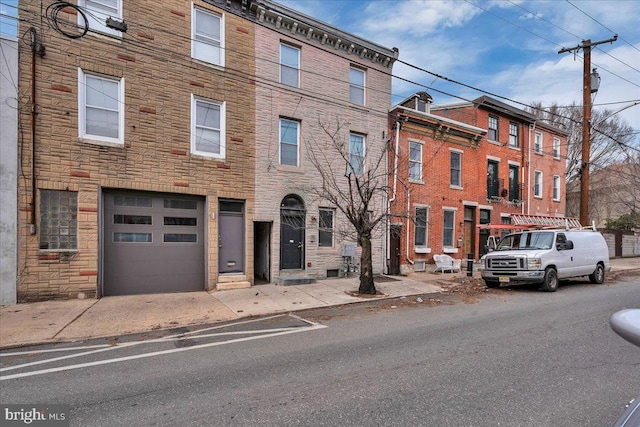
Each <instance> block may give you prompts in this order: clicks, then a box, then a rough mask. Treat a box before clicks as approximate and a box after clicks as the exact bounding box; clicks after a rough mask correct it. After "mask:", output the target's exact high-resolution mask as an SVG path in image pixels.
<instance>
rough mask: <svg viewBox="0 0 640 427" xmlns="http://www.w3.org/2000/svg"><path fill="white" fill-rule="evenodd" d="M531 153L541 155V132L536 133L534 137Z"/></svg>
mask: <svg viewBox="0 0 640 427" xmlns="http://www.w3.org/2000/svg"><path fill="white" fill-rule="evenodd" d="M533 151H535V152H536V153H538V154H541V153H542V132H536V133H535V135H534V140H533Z"/></svg>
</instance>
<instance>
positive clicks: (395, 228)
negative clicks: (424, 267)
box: [389, 225, 402, 275]
mask: <svg viewBox="0 0 640 427" xmlns="http://www.w3.org/2000/svg"><path fill="white" fill-rule="evenodd" d="M401 230H402V227H401V226H399V225H392V226H391V231H390V236H389V274H395V275H398V274H400V232H401Z"/></svg>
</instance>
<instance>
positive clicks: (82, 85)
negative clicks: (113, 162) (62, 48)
mask: <svg viewBox="0 0 640 427" xmlns="http://www.w3.org/2000/svg"><path fill="white" fill-rule="evenodd" d="M87 76H91V77H95V78H99V79H105V80H110V81H113V82H117V83H118V138H110V137H107V136H102V135H91V134H88V133H87V118H86V77H87ZM78 135H79V138H80V140H82V141H87V142H92V141H94V142H102V143H107V144H115V145H118V146H122V145H124V77H113V76H105V75H101V74H97V73H88V72H85V71H84V70H83V69H82V68H78Z"/></svg>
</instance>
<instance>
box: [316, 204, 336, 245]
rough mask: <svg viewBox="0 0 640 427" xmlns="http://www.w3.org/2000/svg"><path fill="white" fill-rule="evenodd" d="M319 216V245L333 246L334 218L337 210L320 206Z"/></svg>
mask: <svg viewBox="0 0 640 427" xmlns="http://www.w3.org/2000/svg"><path fill="white" fill-rule="evenodd" d="M318 216H319V224H318V246H320V247H327V248H330V247H333V222H334V221H333V218H334V216H335V211H334V210H333V209H324V208H320V211H319V215H318Z"/></svg>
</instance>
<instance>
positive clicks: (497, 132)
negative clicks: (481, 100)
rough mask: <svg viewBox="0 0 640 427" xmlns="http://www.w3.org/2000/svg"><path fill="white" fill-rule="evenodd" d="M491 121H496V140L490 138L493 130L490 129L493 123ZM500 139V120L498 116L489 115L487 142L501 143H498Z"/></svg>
mask: <svg viewBox="0 0 640 427" xmlns="http://www.w3.org/2000/svg"><path fill="white" fill-rule="evenodd" d="M491 119H496V128H495V131H496V139H491V138H489V135H490V133H491V132H490V131H491V130H492V129H491V128H489V124H490V122H491ZM499 139H500V118H499V117H498V116H494V115H492V114H489V116H488V118H487V140H488V141H489V142H493V143H499V142H500V141H498V140H499Z"/></svg>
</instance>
